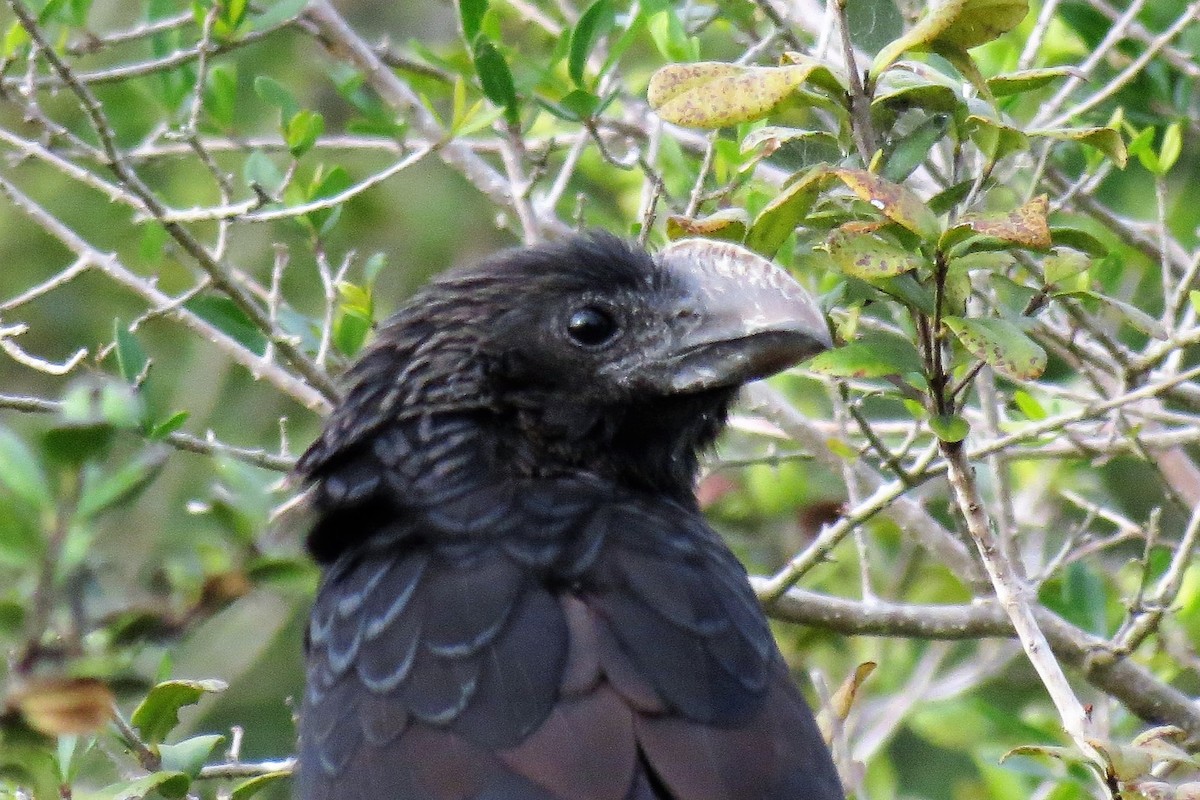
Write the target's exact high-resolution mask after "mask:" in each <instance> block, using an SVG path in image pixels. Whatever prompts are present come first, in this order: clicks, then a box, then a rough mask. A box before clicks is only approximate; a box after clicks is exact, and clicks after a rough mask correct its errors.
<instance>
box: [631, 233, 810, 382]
mask: <svg viewBox="0 0 1200 800" xmlns="http://www.w3.org/2000/svg"><path fill="white" fill-rule="evenodd" d="M657 258H658V262H659V264H660V265H661V266H662V269H663V271H664V273H665V275H666V280H667V282H668V283H669V284H671V285H672V286H673V288H674V289H675V291H673V292H672V293H671V296H672V298H673V299H672V300H671V304H672V307H671V308H669V309H667V311H668V313H669V314H670V319H671V320H672V322H671V332H670V335H669V336H668V337H667V338H666V340H665V341H664V342H663V350H662V351H660V352H659V353H657V354H655V355H656V357H655V358H653V359H652V365H646V366H649V367H650V368H649V369H645V368H644V371H643V379H649V380H650V381H651V382H652V384H653V385H654V386H655V388H657V389H658V390H659V391H669V392H672V393H684V392H698V391H704V390H707V389H715V388H718V387H729V386H739V385H741V384H743V383H747V382H749V381H753V380H757V379H758V378H764V377H766V376H768V375H773V374H775V373H777V372H779V371H781V370H784V369H786V368H788V367H790V366H793V365H795V364H798V363H799V362H801V361H803V360H805V359H806V358H809V357H810V356H814V355H816V354H817V353H819V352H821V351H822V350H826V349H828V348H829V347H831V346H832V341H831V340H830V337H829V329H828V326H827V325H826V323H825V318H824V317H823V316H822V314H821V311H820V309H818V308H817V304H816V302H815V301H814V300H813V298H812V296H811V295H809V293H808V292H806V291H805V290H804V289H803V288H802V287H801V286H800V284H798V283H796V281H795V280H794V279H793V278H792V276H791V275H789V274H788V273H787V272H786V271H784V270H783V269H782V268H781V267H778V266H776V265H775V264H773V263H771V262H770V261H768V260H767V259H765V258H763V257H762V256H759V255H757V254H756V253H753V252H751V251H750V250H747V249H746V248H744V247H741V246H740V245H736V244H733V243H730V242H714V241H710V240H707V239H685V240H681V241H677V242H674V243H672V244H671V245H669V246H668V247H666V248H664V249H663V250H662V251H661V252H660V253H659V254H658V257H657Z"/></svg>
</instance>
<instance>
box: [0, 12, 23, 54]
mask: <svg viewBox="0 0 1200 800" xmlns="http://www.w3.org/2000/svg"><path fill="white" fill-rule="evenodd" d="M29 42H30V39H29V34H28V33H27V32H26V31H25V28H24V26H22V25H21V23H20V21H14V22H13V23H12V24H11V25H9V26H8V30H7V31H5V33H4V43H3V45H2V50H0V55H3V57H4V58H5V59H15V58H16V56H17V54H18V52H19V51H20V50H22V49H23V48H24V47H25V46H26V45H28V44H29Z"/></svg>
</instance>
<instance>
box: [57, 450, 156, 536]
mask: <svg viewBox="0 0 1200 800" xmlns="http://www.w3.org/2000/svg"><path fill="white" fill-rule="evenodd" d="M166 463H167V453H166V451H165V450H163V449H160V448H152V449H147V450H144V451H142V452H141V453H139V454H138V455H137V456H136V457H135V458H134V459H133V460H132V461H130V462H129V463H128V464H125V465H124V466H123V467H121V468H120V469H118V470H117V471H116V472H113V473H112V474H110V475H107V476H104V477H99V476H97V475H95V474H94V473H93V474H89V475H88V479H87V480H85V481H84V485H83V492H82V494H81V496H80V498H79V509H78V512H77V513H78V515H79V517H80V518H81V519H85V520H86V519H91V518H94V517H96V516H99V515H100V514H103V513H104V512H106V511H109V510H110V509H113V508H116V507H117V506H120V505H123V504H125V503H128V502H129V501H131V500H133V499H134V498H135V497H137V496H138V495H139V494H141V493H142V492H143V491H144V490H145V489H146V487H148V486H149V485H150V484H151V483H153V481H154V479H155V478H157V477H158V474H159V472H161V471H162V468H163V466H164V465H165V464H166Z"/></svg>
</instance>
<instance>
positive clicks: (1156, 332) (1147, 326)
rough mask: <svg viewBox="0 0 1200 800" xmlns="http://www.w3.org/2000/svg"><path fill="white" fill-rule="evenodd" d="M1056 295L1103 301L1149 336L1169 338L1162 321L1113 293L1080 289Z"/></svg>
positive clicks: (1160, 339) (1055, 294)
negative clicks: (1119, 298)
mask: <svg viewBox="0 0 1200 800" xmlns="http://www.w3.org/2000/svg"><path fill="white" fill-rule="evenodd" d="M1054 297H1076V298H1088V299H1091V300H1098V301H1100V302H1101V303H1106V304H1108V305H1110V306H1112V307H1113V308H1114V309H1116V310H1117V312H1119V313H1120V314H1121V315H1122V316H1123V317H1125V319H1126V320H1128V322H1129V324H1130V325H1132V326H1133V327H1135V328H1137V329H1138V330H1139V331H1141V332H1142V333H1144V334H1146V335H1147V336H1151V337H1153V338H1155V339H1158V340H1159V341H1166V340H1167V339H1168V338H1169V335H1168V334H1167V330H1166V328H1164V327H1163V325H1162V323H1161V322H1159V321H1158V320H1157V319H1155V318H1154V317H1152V316H1150V315H1149V314H1147V313H1146V312H1145V311H1142V310H1141V309H1140V308H1138V307H1137V306H1135V305H1133V304H1132V303H1126V302H1125V301H1124V300H1118V299H1117V298H1115V297H1113V296H1112V295H1107V294H1101V293H1099V292H1092V291H1087V290H1078V291H1069V292H1055V293H1054Z"/></svg>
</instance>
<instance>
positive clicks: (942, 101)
mask: <svg viewBox="0 0 1200 800" xmlns="http://www.w3.org/2000/svg"><path fill="white" fill-rule="evenodd" d="M963 102H964V101H963V97H962V94H961V93H960V92H959V89H958V87H957V86H956V85H955V84H954V83H953V82H952V81H951V80H950V79H949V78H947V77H946V76H945V75H942V74H941V73H940V72H938V71H937V70H935V69H932V68H930V67H928V66H926V65H924V64H917V63H914V62H908V61H906V62H904V63H903V64H900V65H897V67H896V68H895V69H893V70H891V71H889V72H887V73H885V74H884V76H883V77H882V78H880V79H879V86H878V87H877V88H876V90H875V94H874V96H873V97H872V99H871V108H872V109H875V108H877V107H885V108H890V109H893V110H894V111H896V112H897V113H898V112H900V111H903V110H906V109H909V108H922V109H925V110H926V111H930V112H934V113H953V112H955V111H957V110H958V109H959V108H960V107H961V106H962V105H963Z"/></svg>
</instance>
